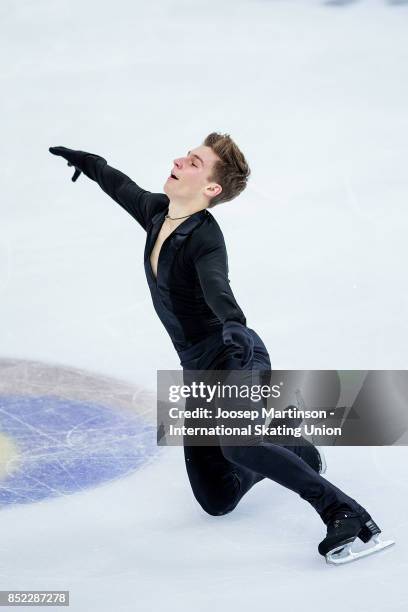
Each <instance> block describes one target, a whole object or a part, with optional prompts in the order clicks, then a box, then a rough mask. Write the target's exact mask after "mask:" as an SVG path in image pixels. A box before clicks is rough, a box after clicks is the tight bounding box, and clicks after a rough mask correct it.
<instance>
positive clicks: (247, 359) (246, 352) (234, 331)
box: [222, 321, 254, 368]
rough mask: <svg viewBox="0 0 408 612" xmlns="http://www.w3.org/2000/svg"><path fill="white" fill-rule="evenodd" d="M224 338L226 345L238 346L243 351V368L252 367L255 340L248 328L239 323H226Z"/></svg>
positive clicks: (223, 332)
mask: <svg viewBox="0 0 408 612" xmlns="http://www.w3.org/2000/svg"><path fill="white" fill-rule="evenodd" d="M222 337H223V340H224V344H229V345H236V346H238V347H239V348H241V349H242V351H243V354H242V358H241V359H242V362H241V365H242V367H243V368H245V367H247V366H248V365H250V363H251V361H252V358H253V355H254V340H253V338H252V336H251V334H250V333H249V331H248V328H247V327H245V325H243V324H242V323H240V322H239V321H225V322H224V325H223V328H222Z"/></svg>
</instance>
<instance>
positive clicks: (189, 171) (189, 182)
mask: <svg viewBox="0 0 408 612" xmlns="http://www.w3.org/2000/svg"><path fill="white" fill-rule="evenodd" d="M217 160H219V157H218V155H216V154H215V153H214V151H213V150H212V149H211V147H207V146H205V145H201V146H199V147H197V148H195V149H192V150H191V151H188V153H187V155H185V156H184V157H178V158H177V159H175V160H174V161H173V164H174V165H173V168H172V169H171V174H170V176H169V177H168V179H167V180H166V182H165V184H164V192H165V193H166V194H167V196H168V197H169V198H170V199H172V198H173V199H178V200H181V201H184V202H186V203H188V202H189V201H191V200H196V199H197V198H199V197H200V196H202V197H204V198H205V199H206V200H208V204H210V202H211V198H213V197H215V196H216V195H218V194H219V193H221V191H222V187H221V185H219V184H218V183H215V182H214V181H211V180H210V179H209V177H211V174H212V171H213V167H214V163H215V162H216V161H217ZM172 175H173V176H172ZM173 177H175V178H173ZM208 204H207V205H208Z"/></svg>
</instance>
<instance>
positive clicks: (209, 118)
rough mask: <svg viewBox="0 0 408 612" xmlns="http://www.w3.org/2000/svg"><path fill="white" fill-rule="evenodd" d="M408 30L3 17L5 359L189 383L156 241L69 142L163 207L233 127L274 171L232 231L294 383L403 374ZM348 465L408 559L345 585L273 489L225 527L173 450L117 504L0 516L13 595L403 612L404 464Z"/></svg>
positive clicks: (235, 207)
mask: <svg viewBox="0 0 408 612" xmlns="http://www.w3.org/2000/svg"><path fill="white" fill-rule="evenodd" d="M407 26H408V5H407V3H406V2H391V1H388V2H387V1H386V0H378V1H376V0H365V1H364V0H360V1H357V0H356V1H355V2H343V3H342V2H337V3H336V2H323V1H317V0H310V1H307V0H305V1H303V2H301V1H295V0H293V1H291V0H253V1H250V0H234V1H233V0H217V1H215V0H214V1H210V0H205V1H204V0H198V1H195V2H192V1H187V0H184V1H182V0H157V1H155V2H147V3H146V2H135V1H133V2H132V1H131V0H118V1H116V2H107V1H106V0H98V1H97V0H91V1H86V2H84V1H82V2H78V0H71V1H70V2H63V3H62V2H52V1H51V0H42V1H39V2H31V1H29V0H19V2H12V1H11V0H5V1H4V2H2V3H1V6H0V45H1V53H0V67H1V83H2V96H1V98H0V110H1V116H2V129H1V146H0V155H1V168H2V197H1V201H0V213H1V231H0V320H1V322H2V332H1V356H2V357H18V358H23V359H26V358H27V359H38V360H41V361H45V362H52V363H60V364H65V365H72V366H75V367H82V368H86V369H89V370H92V371H94V372H100V373H101V374H108V375H114V376H117V377H119V378H122V379H125V380H128V381H130V382H132V383H134V384H136V385H143V386H144V387H147V388H150V389H154V386H155V381H156V370H157V369H173V368H177V367H178V366H179V364H178V360H177V355H176V354H175V352H174V349H173V347H172V345H171V342H170V339H169V338H168V336H167V334H166V332H165V331H164V329H163V328H162V326H161V323H160V322H159V321H158V319H157V317H156V315H155V313H154V311H153V308H152V306H151V303H150V296H149V293H148V288H147V283H146V280H145V278H144V271H143V266H142V262H143V246H144V232H143V230H142V229H141V228H140V227H139V226H138V225H137V224H136V223H135V222H133V220H132V218H131V217H130V216H128V215H127V214H126V213H125V212H124V211H122V210H121V209H120V208H119V207H118V206H117V205H116V204H115V203H114V202H112V201H110V200H109V198H108V196H106V195H105V194H104V193H103V192H102V191H101V190H100V189H99V188H98V187H97V185H95V184H93V183H92V182H91V181H89V180H87V179H86V178H85V177H83V176H82V177H80V179H79V180H78V182H77V183H75V184H74V183H72V182H71V181H70V177H71V174H72V171H71V169H68V168H67V167H66V165H65V163H64V162H63V161H62V160H60V159H57V158H55V157H52V156H51V155H50V154H49V153H48V147H49V146H51V145H64V146H68V147H72V148H78V149H83V150H88V151H91V152H94V153H99V154H101V155H103V156H104V157H105V158H107V159H108V161H109V163H110V164H111V165H114V166H116V167H118V168H120V169H121V170H122V171H124V172H126V173H127V174H129V175H130V176H132V178H134V179H135V180H136V181H137V182H139V183H140V184H141V185H142V186H143V187H145V188H148V189H150V190H152V191H161V190H162V186H163V183H164V181H165V178H166V176H167V175H168V172H169V170H170V169H171V167H172V160H173V158H174V157H176V156H179V155H183V154H185V152H186V151H187V150H188V149H189V148H191V146H197V145H198V144H199V143H200V142H201V141H202V139H203V137H204V136H205V135H206V134H207V133H208V132H210V131H212V130H218V131H225V132H228V133H230V134H231V135H232V136H233V137H234V138H235V139H236V141H237V142H238V144H239V145H240V146H241V147H242V149H243V150H244V152H245V153H246V155H247V157H248V160H249V162H250V166H251V168H252V171H253V174H252V177H251V181H250V184H249V186H248V189H247V191H246V192H245V194H243V195H242V196H241V197H240V198H239V199H238V200H236V201H235V202H232V203H230V204H226V205H224V206H220V207H219V209H216V210H215V211H214V214H215V215H216V218H217V219H218V220H219V222H220V224H221V226H222V228H223V231H224V235H225V237H226V241H227V246H228V250H229V264H230V278H231V285H232V288H233V290H234V293H235V295H236V297H237V299H238V301H239V303H240V305H241V307H242V308H243V310H244V312H245V313H246V315H247V320H248V325H249V326H250V327H253V328H254V329H255V330H256V331H257V332H258V333H259V334H260V335H261V337H262V338H263V340H264V341H265V343H266V345H267V347H268V349H269V351H270V355H271V360H272V365H273V367H274V368H294V369H302V368H306V369H309V368H321V369H332V368H333V369H406V368H407V353H406V347H407V341H408V325H407V318H406V312H407V306H408V292H407V280H406V271H405V267H406V260H407V250H408V249H407V241H406V236H407V229H408V213H407V208H406V205H407V191H408V190H407V187H408V178H407V170H406V168H407V159H408V144H407V143H408V138H407V136H408V122H407V113H406V109H407V108H408V79H407V65H408V61H407V60H408V57H407V56H408V37H407ZM254 270H255V271H256V273H254ZM327 456H328V462H329V471H328V473H327V478H328V479H329V480H333V481H334V482H335V483H336V484H338V485H339V486H341V487H342V488H344V490H345V491H346V492H348V493H349V494H350V495H352V496H354V497H356V498H358V500H359V501H360V502H361V503H363V504H364V505H365V506H366V507H367V508H368V509H369V511H371V512H372V513H373V517H374V518H375V520H378V522H379V523H380V524H381V526H382V527H383V528H384V532H385V535H387V536H394V537H395V538H396V539H397V546H396V547H394V549H390V550H389V551H386V552H384V553H381V555H380V554H379V555H378V556H377V557H372V558H369V559H366V560H364V561H360V562H356V563H354V564H352V565H350V566H348V567H344V568H331V567H326V565H325V563H324V562H323V560H322V559H321V557H320V556H318V555H317V551H316V546H317V543H318V542H319V541H320V539H321V537H322V536H323V535H324V533H323V526H322V524H321V522H320V520H319V519H318V517H317V515H316V514H315V513H314V511H313V510H312V509H311V508H310V507H309V506H308V505H307V504H306V503H304V502H303V501H301V500H299V499H298V498H297V497H296V496H295V495H294V494H293V493H291V492H289V491H286V490H283V489H281V488H280V487H278V486H277V485H274V484H273V483H270V482H262V483H260V484H259V485H257V487H256V488H255V489H253V491H251V492H250V493H249V494H248V496H247V497H246V498H244V500H243V501H242V502H241V504H240V505H239V506H238V508H237V509H236V510H235V511H234V512H233V513H232V514H230V515H228V516H227V517H220V518H214V517H210V516H207V515H205V514H204V513H203V512H202V511H201V509H200V508H199V507H198V506H197V504H196V502H195V501H194V499H193V498H192V494H191V492H190V490H189V487H188V482H187V479H186V475H185V471H184V465H183V458H182V450H181V449H168V450H167V451H166V452H165V454H164V455H163V457H162V459H161V460H160V461H159V462H156V463H155V464H154V465H151V466H150V467H148V468H146V469H144V470H142V471H140V472H137V473H135V474H133V475H132V476H130V477H127V478H125V479H123V480H120V481H117V482H115V484H113V485H105V486H102V487H98V488H97V489H95V490H93V491H88V492H86V493H81V494H76V495H72V496H70V497H68V498H59V499H57V500H53V501H48V502H41V503H37V504H33V505H32V506H26V507H15V508H11V509H8V510H5V511H2V514H1V527H0V548H1V551H2V554H1V562H0V563H1V569H0V583H1V585H2V587H1V588H20V589H21V588H40V589H41V588H66V589H70V591H71V601H72V603H71V608H72V610H75V612H77V611H81V612H82V611H84V612H85V611H89V610H98V612H105V611H108V610H112V609H114V608H115V609H116V610H120V611H121V610H123V611H124V610H133V609H134V610H138V611H143V612H144V611H147V610H159V609H160V610H162V609H164V608H165V609H166V610H180V611H184V610H190V609H192V610H195V611H197V612H198V611H203V612H204V610H205V611H208V610H209V609H211V610H214V611H218V610H225V609H227V608H228V609H231V610H234V611H235V610H237V611H239V612H241V610H242V611H243V610H249V609H251V610H252V609H254V608H255V606H256V607H257V608H258V609H268V610H269V609H271V610H278V609H279V610H282V609H285V610H299V609H302V610H305V611H308V610H313V611H315V610H316V608H317V609H319V608H320V607H321V608H324V609H327V608H329V609H330V610H336V611H337V610H343V609H347V610H351V611H353V610H358V611H361V610H376V611H377V610H383V609H384V608H385V607H387V608H388V609H391V610H406V609H407V606H408V590H407V588H406V579H405V576H406V573H407V566H408V560H407V538H406V536H405V533H406V525H407V518H406V504H407V501H408V495H407V478H406V468H405V461H406V458H407V452H406V449H405V448H373V449H364V448H350V449H329V450H328V452H327ZM114 599H116V601H118V602H119V603H118V604H116V605H114V604H113V601H114Z"/></svg>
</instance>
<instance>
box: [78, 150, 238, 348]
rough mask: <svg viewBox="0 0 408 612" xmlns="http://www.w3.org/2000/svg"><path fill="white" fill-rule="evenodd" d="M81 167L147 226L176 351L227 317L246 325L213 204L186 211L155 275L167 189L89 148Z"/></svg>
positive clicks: (161, 306) (158, 292) (156, 289)
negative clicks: (151, 187) (152, 187)
mask: <svg viewBox="0 0 408 612" xmlns="http://www.w3.org/2000/svg"><path fill="white" fill-rule="evenodd" d="M78 167H79V169H80V170H82V172H83V173H84V174H85V175H86V176H87V177H89V178H90V179H92V180H94V181H96V182H97V183H98V184H99V185H100V187H101V188H102V189H103V191H105V192H106V193H107V194H108V195H109V196H110V197H111V198H113V200H115V202H117V203H118V204H120V206H122V207H123V208H124V209H125V210H126V211H127V212H128V213H129V214H130V215H131V216H132V217H133V218H134V219H136V221H137V222H138V223H139V224H140V225H141V226H142V227H143V229H144V230H145V231H146V232H147V238H146V244H145V251H144V267H145V272H146V277H147V282H148V285H149V288H150V292H151V296H152V300H153V304H154V308H155V310H156V312H157V314H158V316H159V318H160V320H161V321H162V323H163V325H164V326H165V328H166V330H167V332H168V333H169V335H170V338H171V340H172V342H173V345H174V347H175V349H176V351H178V352H179V351H183V350H185V349H187V348H189V347H190V346H192V345H193V344H195V343H196V342H199V341H200V340H203V339H204V338H206V337H207V336H208V335H209V334H212V333H214V332H216V331H218V330H221V329H222V325H223V323H224V321H226V320H234V321H239V322H240V323H242V324H243V325H246V318H245V315H244V313H243V312H242V310H241V308H240V307H239V306H238V304H237V302H236V300H235V297H234V295H233V293H232V290H231V288H230V281H229V278H228V257H227V251H226V247H225V241H224V237H223V234H222V231H221V228H220V227H219V225H218V223H217V221H216V220H215V218H214V217H213V215H211V214H210V213H209V212H208V210H206V209H205V210H201V211H199V212H196V213H194V214H193V215H191V216H190V217H187V218H186V220H185V221H183V222H182V223H181V224H180V225H179V226H178V227H177V228H176V229H175V230H173V232H172V233H171V234H170V235H169V236H168V238H166V240H165V241H164V242H163V244H162V246H161V249H160V254H159V260H158V265H157V279H156V278H155V276H154V274H153V271H152V267H151V263H150V254H151V252H152V250H153V247H154V245H155V242H156V238H157V236H158V234H159V231H160V228H161V226H162V223H163V221H164V218H165V215H166V214H167V212H168V207H169V198H168V197H167V195H166V194H164V193H151V192H150V191H146V190H145V189H142V188H141V187H139V186H138V185H137V184H136V183H135V182H134V181H133V180H132V179H130V178H129V177H128V176H126V174H124V173H123V172H121V171H120V170H117V169H115V168H113V167H112V166H109V165H108V164H107V162H106V160H105V159H104V158H103V157H101V156H99V155H95V154H92V153H85V152H84V155H83V156H81V163H80V165H78Z"/></svg>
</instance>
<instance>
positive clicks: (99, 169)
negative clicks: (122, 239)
mask: <svg viewBox="0 0 408 612" xmlns="http://www.w3.org/2000/svg"><path fill="white" fill-rule="evenodd" d="M78 163H79V165H78ZM75 166H76V167H79V169H80V170H82V172H83V173H84V174H85V175H86V176H87V177H88V178H90V179H92V180H93V181H95V182H97V183H98V185H99V186H100V187H101V188H102V189H103V191H104V192H105V193H107V194H108V195H109V196H110V197H111V198H112V199H113V200H115V202H117V203H118V204H120V206H122V208H124V209H125V210H126V211H127V212H128V213H129V214H130V215H131V216H132V217H133V218H134V219H136V221H137V222H138V223H139V224H140V225H141V226H142V227H143V229H144V230H147V228H148V225H149V222H150V220H151V218H152V217H153V216H154V215H155V214H156V213H157V212H159V211H161V210H164V209H165V208H166V207H167V206H168V204H169V199H168V197H167V196H166V194H164V193H151V192H150V191H147V190H146V189H142V188H141V187H139V185H136V183H135V182H134V181H133V180H132V179H131V178H129V177H128V176H126V174H124V173H123V172H121V171H120V170H116V168H113V167H112V166H109V165H108V163H107V161H106V159H104V158H103V157H101V156H100V155H95V154H93V153H85V152H84V155H83V156H81V157H79V161H78V162H77V161H76V162H75Z"/></svg>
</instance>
